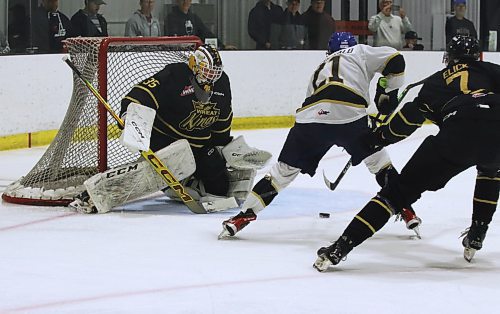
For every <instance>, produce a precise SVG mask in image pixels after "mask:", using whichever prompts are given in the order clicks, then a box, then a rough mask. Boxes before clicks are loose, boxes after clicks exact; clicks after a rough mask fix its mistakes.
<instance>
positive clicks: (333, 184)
mask: <svg viewBox="0 0 500 314" xmlns="http://www.w3.org/2000/svg"><path fill="white" fill-rule="evenodd" d="M425 80H426V79H423V80H420V81H418V82H415V83H412V84H409V85H408V86H406V87H405V89H404V90H403V91H402V92H401V94H400V95H399V96H398V105H399V104H400V103H401V101H403V99H404V98H405V96H406V94H408V92H409V91H410V90H411V89H412V88H414V87H416V86H419V85H422V84H424V83H425ZM390 116H391V115H390V114H389V115H387V116H386V117H385V118H384V119H383V120H382V121H380V119H379V117H380V113H377V116H376V117H375V118H374V120H375V122H380V123H381V124H383V123H385V122H386V121H388V120H389V117H390ZM351 166H352V157H351V158H349V161H348V162H347V164H346V165H345V166H344V169H342V171H341V172H340V174H339V175H338V176H337V179H336V180H335V181H334V182H331V181H330V180H329V179H328V178H327V177H326V174H325V170H324V169H323V180H324V181H325V184H326V186H327V187H328V188H329V189H330V190H331V191H333V190H335V189H336V188H337V186H338V185H339V183H340V180H342V178H343V177H344V176H345V174H346V173H347V170H349V168H351Z"/></svg>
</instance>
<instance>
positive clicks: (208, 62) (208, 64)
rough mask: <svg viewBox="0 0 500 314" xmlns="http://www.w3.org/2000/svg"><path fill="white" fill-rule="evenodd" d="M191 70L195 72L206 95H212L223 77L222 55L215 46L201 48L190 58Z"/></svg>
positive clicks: (197, 80)
mask: <svg viewBox="0 0 500 314" xmlns="http://www.w3.org/2000/svg"><path fill="white" fill-rule="evenodd" d="M189 68H190V69H191V71H193V74H194V76H195V78H196V82H197V83H198V85H199V86H200V87H201V88H202V89H203V90H204V91H205V92H206V93H211V92H212V89H213V86H214V83H215V82H217V80H218V79H219V78H220V77H221V75H222V60H221V57H220V54H219V52H218V51H217V49H215V48H214V47H213V46H210V45H202V46H199V47H198V48H197V49H196V50H195V52H194V53H193V54H192V55H191V56H190V57H189Z"/></svg>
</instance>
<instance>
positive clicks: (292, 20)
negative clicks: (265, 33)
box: [271, 0, 309, 49]
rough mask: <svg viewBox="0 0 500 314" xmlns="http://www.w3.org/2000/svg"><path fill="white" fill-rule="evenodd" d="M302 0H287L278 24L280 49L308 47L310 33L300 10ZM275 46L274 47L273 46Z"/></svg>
mask: <svg viewBox="0 0 500 314" xmlns="http://www.w3.org/2000/svg"><path fill="white" fill-rule="evenodd" d="M299 8H300V0H287V7H286V9H285V11H284V12H283V15H282V16H281V20H280V24H279V25H277V26H278V30H279V35H278V48H279V49H307V47H308V46H309V45H308V34H307V27H306V26H305V25H304V21H303V18H302V15H301V14H300V12H299ZM273 26H274V24H273V25H271V43H273V38H274V36H273ZM271 48H273V47H271Z"/></svg>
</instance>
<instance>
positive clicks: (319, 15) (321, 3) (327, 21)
mask: <svg viewBox="0 0 500 314" xmlns="http://www.w3.org/2000/svg"><path fill="white" fill-rule="evenodd" d="M302 18H303V20H304V25H305V26H306V27H307V31H308V36H309V49H311V50H325V49H327V48H328V45H327V44H328V40H329V39H330V36H331V35H332V33H335V30H336V25H335V20H334V19H333V17H332V16H331V15H330V14H328V13H327V12H325V0H311V6H310V7H309V8H308V9H307V11H306V12H305V13H304V14H303V15H302Z"/></svg>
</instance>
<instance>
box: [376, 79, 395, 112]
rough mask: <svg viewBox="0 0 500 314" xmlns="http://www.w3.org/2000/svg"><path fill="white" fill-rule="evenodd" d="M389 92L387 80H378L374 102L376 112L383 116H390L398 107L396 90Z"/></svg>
mask: <svg viewBox="0 0 500 314" xmlns="http://www.w3.org/2000/svg"><path fill="white" fill-rule="evenodd" d="M389 90H390V89H389V88H388V83H387V78H385V77H381V78H379V79H378V82H377V92H376V93H375V99H374V101H375V105H376V106H377V109H378V112H380V113H381V114H383V115H388V114H391V113H392V112H393V111H394V110H396V108H397V107H398V89H393V90H390V91H389Z"/></svg>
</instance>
